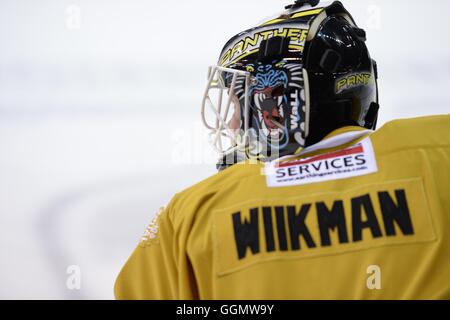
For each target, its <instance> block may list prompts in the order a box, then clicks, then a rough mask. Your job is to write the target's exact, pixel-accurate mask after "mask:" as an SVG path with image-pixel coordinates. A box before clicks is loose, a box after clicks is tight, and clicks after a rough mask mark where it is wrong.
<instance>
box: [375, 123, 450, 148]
mask: <svg viewBox="0 0 450 320" xmlns="http://www.w3.org/2000/svg"><path fill="white" fill-rule="evenodd" d="M371 139H372V141H373V142H374V144H375V145H378V146H379V148H381V149H382V150H384V151H386V152H390V151H396V150H399V149H408V148H429V147H440V146H448V145H450V115H438V116H429V117H420V118H412V119H400V120H394V121H391V122H388V123H386V124H385V125H384V126H383V127H381V128H380V129H378V130H377V131H376V132H375V133H373V135H372V137H371Z"/></svg>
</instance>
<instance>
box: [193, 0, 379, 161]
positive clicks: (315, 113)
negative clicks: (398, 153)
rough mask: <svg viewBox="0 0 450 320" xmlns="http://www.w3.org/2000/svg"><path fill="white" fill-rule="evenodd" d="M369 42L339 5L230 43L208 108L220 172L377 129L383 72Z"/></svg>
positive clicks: (303, 4) (312, 4) (314, 6)
mask: <svg viewBox="0 0 450 320" xmlns="http://www.w3.org/2000/svg"><path fill="white" fill-rule="evenodd" d="M365 40H366V36H365V32H364V30H362V29H360V28H358V27H357V25H356V23H355V21H354V20H353V18H352V16H351V15H350V14H349V13H348V11H347V10H346V9H345V8H344V7H343V5H342V4H341V3H340V2H339V1H335V2H332V3H326V4H322V3H319V1H318V0H309V1H308V0H300V1H297V2H296V3H295V4H293V5H290V6H288V7H286V11H285V12H283V13H282V14H280V15H277V16H276V17H274V18H273V19H270V20H269V21H266V22H264V23H262V24H261V25H259V26H257V27H255V28H252V29H249V30H247V31H244V32H241V33H239V34H238V35H236V36H235V37H233V38H232V39H231V40H229V41H228V43H227V44H226V45H225V47H224V49H223V51H222V53H221V56H220V59H219V64H218V65H217V66H213V67H210V69H209V78H208V86H207V89H206V92H205V94H204V98H203V105H202V117H203V121H204V123H205V125H206V126H207V128H208V129H210V130H211V134H212V139H213V144H214V145H215V146H216V148H217V149H218V151H219V152H220V158H221V161H220V162H219V164H218V168H219V169H222V168H226V167H227V166H230V165H233V164H235V163H237V162H239V161H242V160H246V159H257V160H260V161H268V160H271V159H275V158H279V157H282V156H285V155H290V154H295V153H296V152H299V151H301V150H302V149H303V148H305V147H307V146H309V145H312V144H314V143H317V142H319V141H320V140H321V139H323V138H324V137H325V136H326V135H327V134H328V133H330V132H331V131H333V130H334V129H337V128H340V127H343V126H347V125H355V126H361V127H365V128H367V129H375V127H376V120H377V115H378V109H379V106H378V87H377V70H376V63H375V61H374V60H372V59H371V57H370V55H369V52H368V50H367V47H366V45H365ZM208 112H209V114H208Z"/></svg>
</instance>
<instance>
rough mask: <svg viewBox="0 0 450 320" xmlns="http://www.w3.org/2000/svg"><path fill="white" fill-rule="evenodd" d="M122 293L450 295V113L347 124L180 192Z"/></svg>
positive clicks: (136, 256) (128, 272)
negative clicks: (371, 126)
mask: <svg viewBox="0 0 450 320" xmlns="http://www.w3.org/2000/svg"><path fill="white" fill-rule="evenodd" d="M115 296H116V298H117V299H450V116H449V115H444V116H434V117H424V118H417V119H408V120H396V121H392V122H390V123H387V124H386V125H384V126H383V127H382V128H380V129H379V130H378V131H376V132H369V131H367V130H363V129H361V128H358V127H345V128H341V129H338V130H336V131H334V132H333V133H331V134H330V135H329V136H327V137H326V138H325V139H324V140H323V141H321V142H320V143H318V144H316V145H314V146H312V147H309V148H307V149H305V150H303V151H302V152H301V153H300V154H298V155H295V156H288V157H284V158H281V159H278V160H277V161H273V162H269V163H260V162H256V163H251V162H248V161H247V162H243V163H240V164H236V165H234V166H232V167H230V168H228V169H226V170H224V171H222V172H219V173H217V174H216V175H214V176H212V177H210V178H208V179H206V180H204V181H202V182H200V183H198V184H197V185H195V186H193V187H191V188H189V189H187V190H185V191H183V192H181V193H178V194H176V195H175V197H174V198H173V199H172V201H171V202H170V203H169V205H168V206H167V207H166V208H165V209H163V210H161V212H160V214H159V215H158V216H157V218H155V221H154V222H153V223H152V224H151V225H150V226H149V227H148V228H147V231H146V234H145V236H144V237H143V239H142V241H141V243H140V244H139V245H138V247H137V248H136V250H135V251H134V252H133V253H132V255H131V257H130V258H129V260H128V261H127V263H126V264H125V266H124V267H123V269H122V271H121V272H120V274H119V276H118V278H117V280H116V284H115Z"/></svg>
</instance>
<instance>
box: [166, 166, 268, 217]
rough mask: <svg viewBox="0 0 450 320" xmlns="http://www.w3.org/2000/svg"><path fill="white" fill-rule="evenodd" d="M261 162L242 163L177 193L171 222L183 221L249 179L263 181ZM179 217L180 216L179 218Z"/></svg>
mask: <svg viewBox="0 0 450 320" xmlns="http://www.w3.org/2000/svg"><path fill="white" fill-rule="evenodd" d="M263 170H264V165H263V164H262V163H261V162H242V163H238V164H235V165H233V166H231V167H229V168H227V169H225V170H223V171H220V172H218V173H216V174H214V175H212V176H210V177H208V178H206V179H204V180H202V181H200V182H198V183H196V184H195V185H193V186H191V187H189V188H187V189H185V190H183V191H181V192H178V193H177V194H176V195H175V196H174V198H173V199H172V201H171V209H172V210H171V211H172V212H171V218H172V220H175V221H177V220H180V219H181V220H183V219H184V218H186V216H185V215H186V214H195V212H196V211H197V210H195V208H199V207H200V205H202V206H203V205H205V203H206V202H207V201H208V200H210V199H212V198H213V197H214V196H216V195H217V194H219V193H220V196H221V199H223V196H224V195H229V194H231V192H232V190H233V189H234V188H233V187H234V186H235V185H237V184H240V183H243V182H245V181H246V180H249V179H255V178H256V179H265V177H264V175H263ZM180 215H181V216H180Z"/></svg>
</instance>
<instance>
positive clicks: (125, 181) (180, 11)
mask: <svg viewBox="0 0 450 320" xmlns="http://www.w3.org/2000/svg"><path fill="white" fill-rule="evenodd" d="M343 2H344V4H345V5H346V6H347V8H348V9H349V10H350V12H352V14H353V15H354V17H355V19H356V21H357V23H358V24H359V25H360V26H362V27H364V28H366V30H367V33H368V45H369V48H370V50H371V54H372V56H373V57H374V58H375V59H376V60H377V61H378V64H379V73H380V78H381V79H380V96H381V106H382V112H381V120H380V121H381V123H380V124H383V123H385V122H386V121H389V120H391V119H395V118H404V117H415V116H420V115H428V114H437V113H449V110H450V77H449V74H448V72H449V70H450V44H449V41H448V30H450V2H449V1H447V0H440V1H438V0H433V1H430V2H429V5H428V6H427V5H426V4H427V3H426V2H424V1H415V0H414V1H413V0H409V1H407V0H396V1H388V0H382V1H379V0H372V1H366V0H347V1H345V0H344V1H343ZM289 3H290V1H277V0H245V1H242V0H227V1H216V0H191V1H154V0H146V1H143V0H133V1H125V0H108V1H107V0H84V1H82V0H79V1H65V0H42V1H33V0H27V1H25V0H0V298H3V299H17V298H19V299H50V298H56V299H110V298H113V295H112V288H113V283H114V279H115V277H116V275H117V273H118V272H119V270H120V267H121V266H122V265H123V263H124V262H125V260H126V259H127V257H128V256H129V254H130V253H131V251H132V250H133V248H134V247H135V245H136V244H137V243H138V240H139V238H140V236H141V234H142V233H143V230H144V229H145V227H146V225H147V224H148V223H149V222H150V221H151V219H152V216H153V214H154V213H155V212H156V211H157V210H158V208H159V207H160V206H162V205H165V204H166V203H167V202H168V201H169V200H170V198H171V196H172V195H173V194H174V193H175V192H177V191H180V190H182V189H183V188H185V187H187V186H189V185H191V184H193V183H195V182H198V181H200V180H201V179H203V178H205V177H207V176H209V175H211V174H213V173H214V172H215V170H214V155H212V154H211V151H210V148H209V146H208V145H206V144H207V142H206V141H207V139H206V138H205V136H204V132H203V130H202V129H201V126H200V121H199V104H200V100H201V96H202V93H203V90H204V86H205V84H206V68H207V66H208V65H211V64H214V63H215V61H216V59H217V58H218V55H219V52H220V50H221V48H222V46H223V45H224V43H225V41H226V40H228V39H229V38H230V37H231V36H233V35H234V34H236V33H237V32H240V31H242V30H244V29H245V28H247V27H251V26H253V25H254V24H255V23H257V22H260V21H261V20H262V19H263V18H265V17H267V16H271V15H272V14H274V13H276V12H278V11H281V9H282V8H283V5H286V4H289ZM72 265H75V266H78V267H79V268H80V270H81V276H82V277H81V288H80V290H70V289H69V288H68V287H67V286H66V280H67V278H68V276H69V275H68V274H67V268H68V267H69V266H72Z"/></svg>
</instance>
